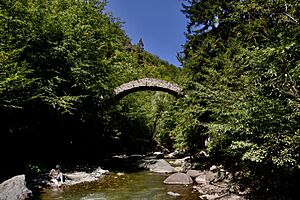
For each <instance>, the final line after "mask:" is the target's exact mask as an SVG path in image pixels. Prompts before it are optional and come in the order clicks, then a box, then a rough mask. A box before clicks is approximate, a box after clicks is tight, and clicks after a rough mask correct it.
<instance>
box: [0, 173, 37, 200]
mask: <svg viewBox="0 0 300 200" xmlns="http://www.w3.org/2000/svg"><path fill="white" fill-rule="evenodd" d="M31 195H32V192H31V190H29V189H28V188H27V187H26V182H25V175H18V176H14V177H12V178H11V179H8V180H6V181H4V182H2V183H1V184H0V199H1V200H25V199H28V198H29V197H30V196H31Z"/></svg>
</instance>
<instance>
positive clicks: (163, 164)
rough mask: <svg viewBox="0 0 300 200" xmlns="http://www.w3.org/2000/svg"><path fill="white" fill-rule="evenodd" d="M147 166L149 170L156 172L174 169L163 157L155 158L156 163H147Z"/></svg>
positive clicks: (173, 170)
mask: <svg viewBox="0 0 300 200" xmlns="http://www.w3.org/2000/svg"><path fill="white" fill-rule="evenodd" d="M148 168H149V169H150V171H151V172H156V173H175V172H176V170H175V169H174V167H172V166H171V165H170V164H169V163H168V162H167V161H165V160H163V159H159V160H157V162H156V163H154V164H152V165H149V166H148Z"/></svg>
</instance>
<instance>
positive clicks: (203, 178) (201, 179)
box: [195, 174, 207, 184]
mask: <svg viewBox="0 0 300 200" xmlns="http://www.w3.org/2000/svg"><path fill="white" fill-rule="evenodd" d="M195 181H196V183H198V184H207V181H206V175H205V174H200V175H199V176H197V177H196V179H195Z"/></svg>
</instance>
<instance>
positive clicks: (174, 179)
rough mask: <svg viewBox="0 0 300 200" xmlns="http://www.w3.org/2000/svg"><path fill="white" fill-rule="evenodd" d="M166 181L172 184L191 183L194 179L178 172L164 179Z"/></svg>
mask: <svg viewBox="0 0 300 200" xmlns="http://www.w3.org/2000/svg"><path fill="white" fill-rule="evenodd" d="M164 183H165V184H172V185H189V184H192V183H193V180H192V178H191V177H190V176H188V175H187V174H185V173H181V172H177V173H175V174H172V175H170V176H169V177H168V178H166V179H165V180H164Z"/></svg>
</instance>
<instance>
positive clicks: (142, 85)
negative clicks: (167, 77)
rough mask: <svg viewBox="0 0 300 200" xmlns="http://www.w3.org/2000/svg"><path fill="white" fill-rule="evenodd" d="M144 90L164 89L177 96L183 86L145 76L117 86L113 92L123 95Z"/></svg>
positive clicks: (116, 94)
mask: <svg viewBox="0 0 300 200" xmlns="http://www.w3.org/2000/svg"><path fill="white" fill-rule="evenodd" d="M143 90H153V91H163V92H167V93H170V94H172V95H174V96H176V97H178V96H179V95H180V93H181V88H180V87H179V86H178V85H177V84H174V83H170V82H167V81H164V80H160V79H154V78H143V79H139V80H134V81H130V82H128V83H124V84H122V85H120V86H119V87H117V88H115V89H114V91H113V92H114V95H115V96H117V97H118V96H120V97H123V96H125V95H127V94H130V93H133V92H136V91H143Z"/></svg>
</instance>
